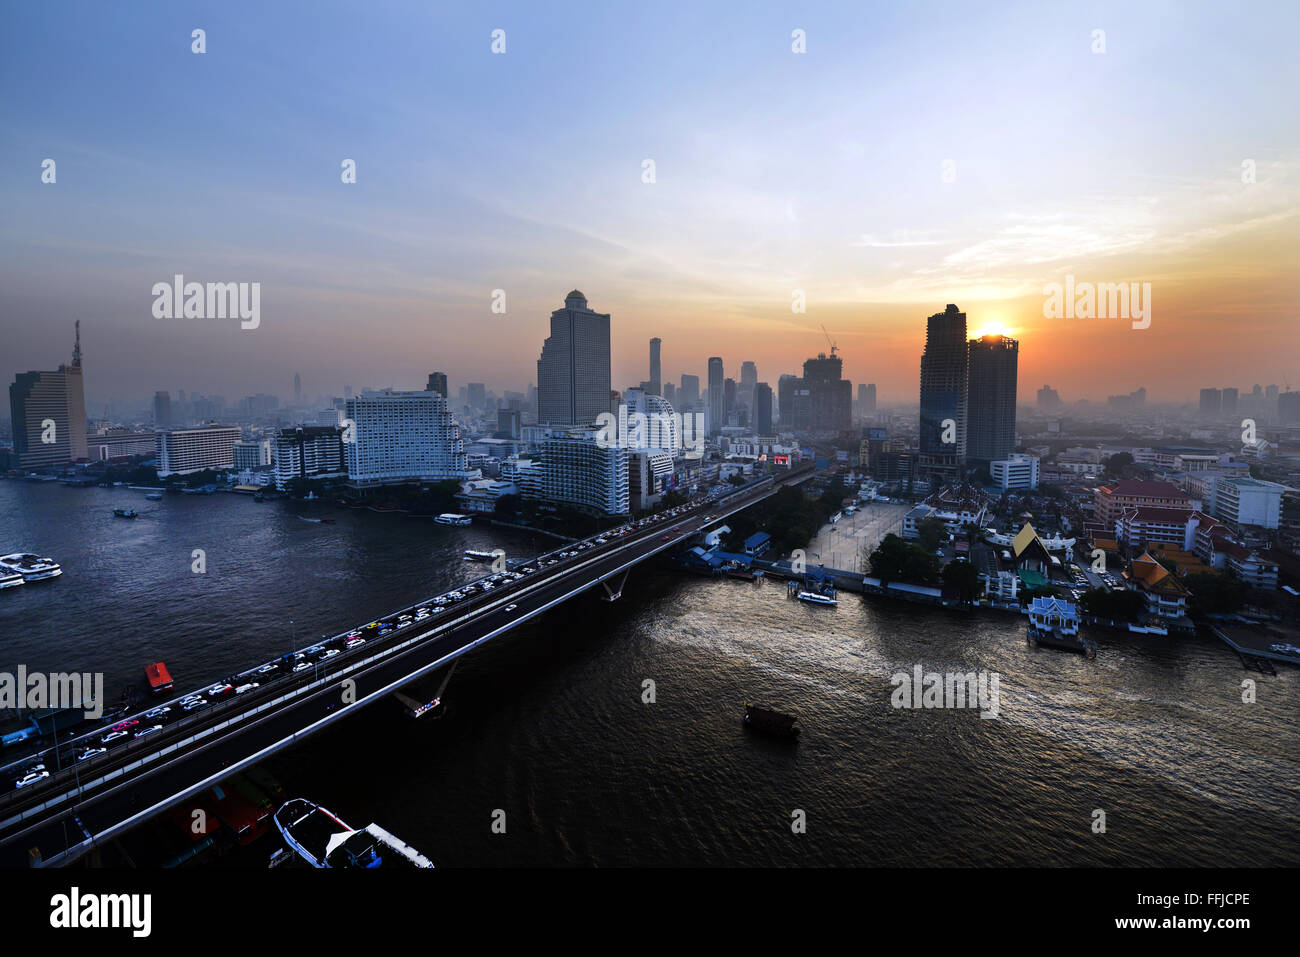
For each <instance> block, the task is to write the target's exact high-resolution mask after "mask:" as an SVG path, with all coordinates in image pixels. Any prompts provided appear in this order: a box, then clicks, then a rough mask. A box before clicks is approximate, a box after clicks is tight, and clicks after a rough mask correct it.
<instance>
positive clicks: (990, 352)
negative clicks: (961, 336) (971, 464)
mask: <svg viewBox="0 0 1300 957" xmlns="http://www.w3.org/2000/svg"><path fill="white" fill-rule="evenodd" d="M1019 355H1020V343H1019V342H1017V341H1016V340H1015V339H1008V338H1007V337H1006V336H997V335H989V336H982V337H980V338H979V339H972V340H971V341H970V356H969V366H968V372H967V375H968V383H967V399H966V456H967V458H969V459H972V460H975V461H979V462H983V463H986V464H987V463H989V462H995V461H1001V460H1005V459H1009V458H1010V456H1011V453H1012V452H1014V451H1015V448H1016V370H1017V365H1018V359H1019Z"/></svg>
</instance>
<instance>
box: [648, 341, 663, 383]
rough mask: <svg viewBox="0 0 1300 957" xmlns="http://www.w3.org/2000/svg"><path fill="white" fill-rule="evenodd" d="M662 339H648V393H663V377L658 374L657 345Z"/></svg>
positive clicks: (659, 344) (658, 345) (660, 343)
mask: <svg viewBox="0 0 1300 957" xmlns="http://www.w3.org/2000/svg"><path fill="white" fill-rule="evenodd" d="M661 345H663V340H662V339H659V338H658V337H656V338H654V339H651V340H650V394H651V395H662V394H663V379H661V378H660V376H659V347H660V346H661Z"/></svg>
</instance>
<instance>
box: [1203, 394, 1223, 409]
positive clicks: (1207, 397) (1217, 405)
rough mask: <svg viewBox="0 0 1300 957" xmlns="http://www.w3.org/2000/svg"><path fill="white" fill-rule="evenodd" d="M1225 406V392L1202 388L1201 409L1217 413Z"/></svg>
mask: <svg viewBox="0 0 1300 957" xmlns="http://www.w3.org/2000/svg"><path fill="white" fill-rule="evenodd" d="M1222 408H1223V393H1222V392H1220V391H1219V390H1218V389H1202V390H1201V411H1202V412H1206V413H1209V414H1211V415H1217V414H1218V413H1219V410H1220V409H1222Z"/></svg>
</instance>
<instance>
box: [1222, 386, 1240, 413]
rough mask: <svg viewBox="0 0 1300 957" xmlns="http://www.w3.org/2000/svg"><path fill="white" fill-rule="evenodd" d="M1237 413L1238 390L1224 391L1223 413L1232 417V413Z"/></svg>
mask: <svg viewBox="0 0 1300 957" xmlns="http://www.w3.org/2000/svg"><path fill="white" fill-rule="evenodd" d="M1236 411H1237V390H1236V389H1224V390H1223V412H1224V414H1226V415H1231V414H1232V413H1234V412H1236Z"/></svg>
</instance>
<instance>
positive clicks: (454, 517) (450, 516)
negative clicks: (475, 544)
mask: <svg viewBox="0 0 1300 957" xmlns="http://www.w3.org/2000/svg"><path fill="white" fill-rule="evenodd" d="M434 521H435V522H437V523H438V524H439V525H472V524H473V523H474V519H473V518H471V517H470V516H468V515H460V514H458V513H456V512H443V513H442V514H441V515H439V516H438V517H437V518H435V519H434Z"/></svg>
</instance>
